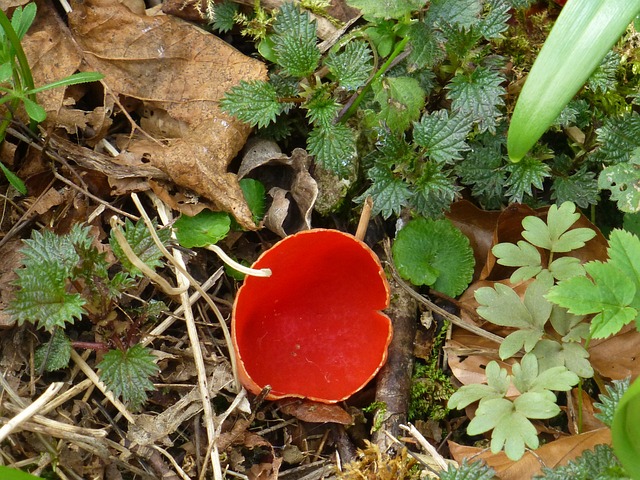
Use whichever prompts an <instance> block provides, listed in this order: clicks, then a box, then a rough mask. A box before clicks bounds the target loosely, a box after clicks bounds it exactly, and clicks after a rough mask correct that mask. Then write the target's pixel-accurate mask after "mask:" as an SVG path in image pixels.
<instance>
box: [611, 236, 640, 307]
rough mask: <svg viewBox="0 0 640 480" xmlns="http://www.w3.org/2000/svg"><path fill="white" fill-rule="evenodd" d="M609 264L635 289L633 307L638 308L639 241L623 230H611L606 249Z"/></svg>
mask: <svg viewBox="0 0 640 480" xmlns="http://www.w3.org/2000/svg"><path fill="white" fill-rule="evenodd" d="M607 254H608V256H609V263H611V264H612V265H614V266H615V267H616V268H618V269H620V270H621V271H622V272H624V275H625V276H626V279H627V280H628V281H630V282H631V283H633V284H634V285H635V287H636V297H635V298H634V301H633V306H634V307H636V308H637V307H640V299H639V298H638V296H639V295H640V239H638V237H637V236H636V235H633V234H632V233H629V232H627V231H625V230H620V229H617V228H616V229H613V230H612V231H611V235H610V236H609V248H608V249H607Z"/></svg>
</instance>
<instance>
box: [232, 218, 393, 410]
mask: <svg viewBox="0 0 640 480" xmlns="http://www.w3.org/2000/svg"><path fill="white" fill-rule="evenodd" d="M254 268H270V269H271V270H272V272H273V273H272V275H271V277H269V278H260V277H247V279H246V280H245V283H244V285H243V286H242V288H241V289H240V291H239V292H238V295H237V298H236V303H235V306H234V320H233V335H234V342H235V346H236V349H237V355H238V357H239V361H240V363H241V364H242V367H243V368H244V369H245V371H246V373H247V375H248V376H249V377H250V379H251V380H252V381H253V382H255V384H256V385H249V386H247V385H245V386H247V388H249V389H250V390H254V391H255V390H259V389H260V388H262V387H264V386H265V385H267V384H269V385H271V387H272V390H271V397H272V398H277V397H284V396H301V397H306V398H310V399H315V400H320V401H328V402H335V401H339V400H342V399H344V398H347V397H348V396H350V395H351V394H353V393H354V392H355V391H357V390H358V389H360V388H362V387H363V386H364V385H365V384H366V383H367V382H368V381H369V380H370V379H371V378H372V377H373V376H374V375H375V374H376V372H377V371H378V369H379V368H380V367H381V366H382V364H383V363H384V361H385V359H386V349H387V347H388V344H389V341H390V339H391V324H390V321H389V318H388V317H387V316H386V315H384V314H383V313H381V312H380V310H382V309H384V308H386V307H387V306H388V302H389V293H388V286H387V283H386V280H385V278H384V273H383V271H382V268H381V267H380V265H379V263H378V261H377V259H376V258H375V256H374V254H373V252H371V250H369V248H368V247H367V246H366V245H365V244H363V243H362V242H360V241H358V240H356V239H355V238H354V237H352V236H351V235H348V234H344V233H341V232H338V231H335V230H321V229H316V230H310V231H306V232H301V233H299V234H297V235H294V236H291V237H287V238H286V239H284V240H282V241H281V242H279V243H278V244H276V245H275V246H274V247H273V248H271V249H270V250H268V251H267V252H265V253H264V254H263V255H262V256H261V257H260V258H259V259H258V261H257V262H256V263H255V264H254ZM251 387H254V388H251Z"/></svg>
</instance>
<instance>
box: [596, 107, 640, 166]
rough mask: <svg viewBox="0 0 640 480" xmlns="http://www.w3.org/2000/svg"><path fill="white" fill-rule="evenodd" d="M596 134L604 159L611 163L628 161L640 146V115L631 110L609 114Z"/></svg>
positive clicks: (600, 152)
mask: <svg viewBox="0 0 640 480" xmlns="http://www.w3.org/2000/svg"><path fill="white" fill-rule="evenodd" d="M596 134H597V140H598V143H599V144H600V145H601V147H600V149H599V151H598V154H599V156H600V157H601V158H602V161H604V162H606V163H610V164H617V163H623V162H627V161H629V159H630V158H631V154H632V153H633V151H634V150H635V149H636V148H640V115H638V113H636V112H631V113H625V114H623V115H620V116H617V117H613V116H608V117H606V118H605V120H604V123H603V125H602V127H600V128H599V129H597V130H596Z"/></svg>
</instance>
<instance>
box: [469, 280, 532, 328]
mask: <svg viewBox="0 0 640 480" xmlns="http://www.w3.org/2000/svg"><path fill="white" fill-rule="evenodd" d="M474 296H475V298H476V301H477V302H478V303H479V304H480V306H479V307H478V310H477V311H478V315H480V316H481V317H482V318H484V319H485V320H488V321H490V322H491V323H494V324H496V325H501V326H504V327H515V328H528V327H530V326H531V325H532V324H533V318H532V316H531V312H529V310H527V308H526V307H525V306H524V304H523V303H522V302H521V301H520V297H518V294H517V293H516V292H515V291H514V290H513V289H511V288H509V287H507V286H506V285H502V284H501V283H496V284H495V285H494V287H483V288H479V289H478V290H476V292H475V294H474Z"/></svg>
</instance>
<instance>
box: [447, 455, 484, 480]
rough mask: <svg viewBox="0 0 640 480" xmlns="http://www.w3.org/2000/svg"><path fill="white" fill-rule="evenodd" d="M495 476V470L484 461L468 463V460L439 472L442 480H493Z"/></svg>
mask: <svg viewBox="0 0 640 480" xmlns="http://www.w3.org/2000/svg"><path fill="white" fill-rule="evenodd" d="M495 475H496V472H495V470H494V469H493V468H491V467H489V466H488V465H486V464H485V463H483V462H482V461H475V462H472V463H468V462H467V459H466V458H465V459H464V460H462V463H461V464H459V465H458V466H450V467H449V469H448V470H447V471H444V470H443V471H441V472H438V478H439V479H440V480H492V479H493V478H495Z"/></svg>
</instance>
